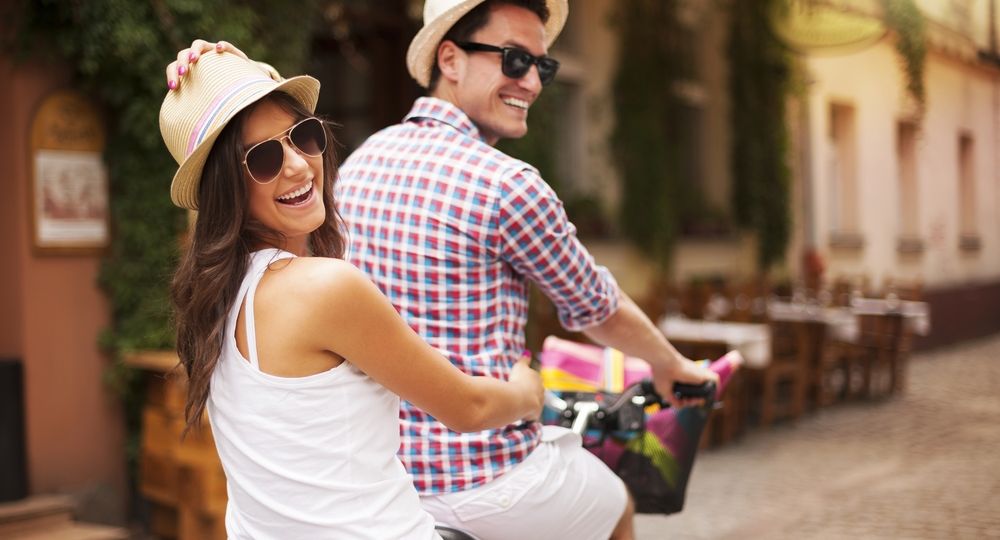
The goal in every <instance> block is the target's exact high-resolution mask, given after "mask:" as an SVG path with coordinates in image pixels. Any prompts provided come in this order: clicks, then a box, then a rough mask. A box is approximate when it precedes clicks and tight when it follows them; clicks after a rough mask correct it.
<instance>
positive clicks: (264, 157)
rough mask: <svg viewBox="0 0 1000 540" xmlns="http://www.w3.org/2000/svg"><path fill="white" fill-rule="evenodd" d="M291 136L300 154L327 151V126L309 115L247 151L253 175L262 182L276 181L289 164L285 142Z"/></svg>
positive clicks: (259, 182) (248, 162)
mask: <svg viewBox="0 0 1000 540" xmlns="http://www.w3.org/2000/svg"><path fill="white" fill-rule="evenodd" d="M285 139H288V143H289V144H291V145H292V148H294V149H295V150H296V151H297V152H299V153H300V154H304V155H307V156H309V157H318V156H320V155H322V154H323V152H325V151H326V128H324V127H323V121H322V120H320V119H319V118H315V117H314V118H306V119H305V120H303V121H301V122H299V123H298V124H295V125H294V126H292V127H290V128H288V129H286V130H285V131H282V132H281V133H279V134H278V135H276V136H274V137H272V138H270V139H268V140H266V141H261V142H259V143H257V144H255V145H253V146H251V147H250V149H249V150H247V153H246V155H245V156H244V157H243V165H244V166H246V168H247V172H248V173H250V178H252V179H253V181H254V182H257V183H258V184H267V183H269V182H272V181H274V179H275V178H277V177H278V174H279V173H281V167H282V166H283V165H284V163H285V148H284V146H283V145H282V144H281V141H283V140H285Z"/></svg>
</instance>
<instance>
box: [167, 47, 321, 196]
mask: <svg viewBox="0 0 1000 540" xmlns="http://www.w3.org/2000/svg"><path fill="white" fill-rule="evenodd" d="M275 90H281V91H282V92H285V93H286V94H288V95H290V96H292V98H294V99H295V100H296V101H298V102H299V103H301V104H302V106H303V107H305V108H306V109H308V110H309V111H310V112H312V111H315V110H316V101H317V100H318V99H319V81H317V80H316V79H314V78H312V77H309V76H306V75H303V76H299V77H292V78H290V79H285V80H282V79H281V76H280V75H278V72H277V71H274V69H273V68H271V67H270V66H268V65H267V64H262V63H258V62H254V61H252V60H246V59H244V58H242V57H240V56H237V55H235V54H232V53H221V54H217V53H210V54H206V55H204V56H202V57H201V58H199V59H198V63H197V64H194V65H192V66H191V70H190V72H189V73H188V75H187V76H186V77H184V81H183V83H182V84H181V85H180V87H179V88H178V89H177V90H173V91H170V92H168V93H167V97H166V98H164V99H163V105H162V106H161V107H160V134H161V135H162V136H163V142H164V143H166V145H167V149H168V150H170V154H171V155H172V156H174V160H176V161H177V163H178V164H180V167H179V168H178V169H177V173H176V174H175V175H174V180H173V182H171V184H170V199H171V200H172V201H173V202H174V204H176V205H177V206H180V207H181V208H187V209H189V210H197V209H198V184H199V182H200V181H201V171H202V169H203V168H204V166H205V159H206V158H207V157H208V154H209V152H210V151H211V150H212V145H213V144H215V139H216V138H217V137H218V136H219V133H221V132H222V129H223V128H225V127H226V125H227V124H228V123H229V121H230V120H232V119H233V117H234V116H236V114H237V113H239V112H240V111H242V110H243V109H245V108H247V107H249V106H250V105H251V104H253V103H255V102H256V101H257V100H259V99H260V98H262V97H264V96H266V95H267V94H269V93H271V92H274V91H275Z"/></svg>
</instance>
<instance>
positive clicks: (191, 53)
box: [188, 51, 197, 62]
mask: <svg viewBox="0 0 1000 540" xmlns="http://www.w3.org/2000/svg"><path fill="white" fill-rule="evenodd" d="M195 58H197V56H195V55H194V51H191V52H189V53H188V62H193V61H194V59H195Z"/></svg>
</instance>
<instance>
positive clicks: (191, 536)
mask: <svg viewBox="0 0 1000 540" xmlns="http://www.w3.org/2000/svg"><path fill="white" fill-rule="evenodd" d="M172 358H173V364H171V360H170V359H171V356H170V355H169V354H167V353H160V352H153V353H140V354H138V355H136V357H135V360H134V362H129V360H128V359H127V360H126V362H127V363H130V364H132V365H134V366H136V367H140V368H142V369H146V370H149V371H150V373H149V374H148V376H147V377H148V378H147V402H146V405H145V407H144V409H143V415H142V416H143V433H142V439H141V450H140V452H141V454H140V458H139V470H140V476H139V488H140V492H141V493H142V494H143V496H144V497H146V498H147V499H148V500H149V501H150V503H151V504H150V519H149V531H150V532H151V533H152V534H153V535H154V536H156V537H158V538H164V539H176V540H212V539H216V538H218V539H220V540H221V539H225V538H226V524H225V516H226V503H227V495H226V477H225V474H224V472H223V470H222V464H221V463H220V462H219V456H218V453H217V451H216V448H215V440H214V439H213V438H212V432H211V428H210V427H209V424H208V417H207V415H206V416H203V417H202V425H201V427H198V428H193V429H192V430H190V431H189V432H188V434H187V436H186V437H185V438H184V439H183V440H182V439H181V434H182V433H183V432H184V427H185V422H184V401H185V397H186V394H185V393H186V391H187V390H186V382H185V380H184V378H183V376H179V375H177V372H176V371H174V372H173V373H171V374H166V373H165V372H166V371H169V370H172V368H173V366H174V365H176V356H173V357H172Z"/></svg>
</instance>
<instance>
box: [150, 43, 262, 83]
mask: <svg viewBox="0 0 1000 540" xmlns="http://www.w3.org/2000/svg"><path fill="white" fill-rule="evenodd" d="M212 51H215V52H217V53H221V52H230V53H233V54H238V55H240V56H242V57H243V58H246V57H247V55H245V54H243V51H241V50H239V49H237V48H236V47H234V46H233V45H232V44H231V43H228V42H225V41H219V42H217V43H210V42H208V41H205V40H203V39H196V40H194V41H192V42H191V46H190V47H188V48H187V49H181V50H180V51H178V52H177V60H174V61H173V62H170V63H169V64H167V70H166V71H167V88H169V89H171V90H176V89H177V88H179V87H180V85H181V81H182V80H183V78H184V75H185V74H187V73H188V72H189V71H191V65H192V64H194V63H196V62H198V58H200V57H201V55H203V54H207V53H211V52H212Z"/></svg>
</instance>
